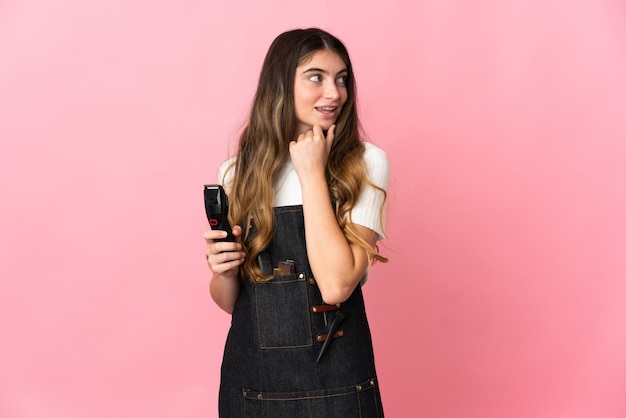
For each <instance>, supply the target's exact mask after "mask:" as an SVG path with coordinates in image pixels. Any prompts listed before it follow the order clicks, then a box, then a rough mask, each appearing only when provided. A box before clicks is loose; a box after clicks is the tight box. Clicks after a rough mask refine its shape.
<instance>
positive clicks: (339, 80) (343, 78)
mask: <svg viewBox="0 0 626 418" xmlns="http://www.w3.org/2000/svg"><path fill="white" fill-rule="evenodd" d="M347 79H348V77H347V76H345V75H342V76H339V77H337V85H338V86H345V85H346V81H347Z"/></svg>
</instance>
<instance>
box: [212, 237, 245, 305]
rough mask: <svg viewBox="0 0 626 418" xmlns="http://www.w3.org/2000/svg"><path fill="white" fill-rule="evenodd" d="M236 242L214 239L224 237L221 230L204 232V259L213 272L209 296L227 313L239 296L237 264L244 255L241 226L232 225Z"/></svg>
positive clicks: (241, 260) (238, 264) (240, 262)
mask: <svg viewBox="0 0 626 418" xmlns="http://www.w3.org/2000/svg"><path fill="white" fill-rule="evenodd" d="M233 235H234V236H235V238H237V241H236V242H228V241H215V240H216V239H221V238H225V237H226V232H225V231H222V230H218V229H215V230H209V231H206V232H205V233H204V239H205V240H206V261H207V264H208V265H209V269H211V272H212V273H213V277H212V278H211V297H212V298H213V300H214V301H215V303H216V304H217V305H218V306H219V307H220V308H222V309H223V310H224V311H226V312H228V313H232V312H233V308H234V306H235V302H236V300H237V297H238V296H239V286H240V284H239V280H238V279H239V266H240V265H241V264H242V263H243V262H244V260H245V258H246V255H245V253H244V252H243V251H242V245H241V227H240V226H239V225H235V226H234V227H233Z"/></svg>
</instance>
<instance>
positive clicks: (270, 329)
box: [219, 205, 383, 418]
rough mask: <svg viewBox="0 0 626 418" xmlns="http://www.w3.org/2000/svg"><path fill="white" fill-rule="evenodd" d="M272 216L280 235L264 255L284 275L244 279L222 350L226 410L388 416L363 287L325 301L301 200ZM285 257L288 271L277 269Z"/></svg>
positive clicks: (282, 417)
mask: <svg viewBox="0 0 626 418" xmlns="http://www.w3.org/2000/svg"><path fill="white" fill-rule="evenodd" d="M274 217H275V225H276V229H275V233H274V238H273V240H272V243H271V245H270V246H269V248H267V249H266V250H265V251H263V252H262V253H261V254H260V255H259V259H258V261H259V266H260V267H261V269H262V270H263V271H264V273H266V274H274V273H278V274H276V275H275V277H274V278H273V279H272V280H270V281H268V282H251V281H250V280H249V279H248V278H244V279H243V281H242V285H241V291H240V294H239V298H238V299H237V302H236V304H235V308H234V311H233V314H232V324H231V328H230V331H229V333H228V338H227V340H226V347H225V350H224V360H223V363H222V371H221V383H220V394H219V412H220V417H222V418H230V417H237V418H239V417H244V418H257V417H264V418H298V417H324V418H332V417H337V418H352V417H383V408H382V404H381V400H380V392H379V389H378V381H377V379H376V371H375V368H374V355H373V351H372V341H371V336H370V330H369V325H368V323H367V317H366V315H365V307H364V304H363V294H362V293H361V287H360V286H357V287H356V289H355V290H354V292H353V294H352V295H351V296H350V298H349V299H348V300H347V301H346V302H344V303H342V304H341V305H340V306H339V307H337V306H335V305H326V304H324V303H323V301H322V297H321V294H320V291H319V289H318V287H317V285H316V282H315V278H314V277H313V275H312V273H311V268H310V266H309V262H308V259H307V253H306V245H305V236H304V216H303V213H302V206H301V205H298V206H284V207H278V208H274ZM253 228H254V227H253ZM287 260H289V261H288V264H287V269H286V270H285V269H283V270H280V271H275V270H274V269H275V268H276V267H277V266H281V265H284V262H286V261H287ZM281 263H282V264H281ZM291 266H293V267H291ZM329 331H330V332H329ZM331 333H332V335H330V334H331ZM327 340H328V341H327ZM322 346H325V347H324V350H323V352H322V354H321V355H320V350H321V349H322Z"/></svg>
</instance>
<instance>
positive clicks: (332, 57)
mask: <svg viewBox="0 0 626 418" xmlns="http://www.w3.org/2000/svg"><path fill="white" fill-rule="evenodd" d="M347 77H348V70H347V69H346V64H345V62H344V61H343V59H341V57H340V56H339V55H337V54H336V53H334V52H331V51H328V50H320V51H317V52H315V53H313V55H312V56H311V57H310V59H308V60H306V61H305V62H304V63H302V64H301V65H299V66H298V67H297V68H296V77H295V84H294V89H293V91H294V106H295V114H296V119H297V121H298V132H297V135H299V134H303V133H306V132H307V131H309V130H311V129H313V126H314V125H320V126H321V127H322V129H324V130H328V128H330V127H331V126H332V125H333V124H334V123H335V121H336V120H337V118H338V117H339V114H340V113H341V109H342V108H343V105H344V104H345V103H346V100H347V99H348V89H347V88H346V79H347Z"/></svg>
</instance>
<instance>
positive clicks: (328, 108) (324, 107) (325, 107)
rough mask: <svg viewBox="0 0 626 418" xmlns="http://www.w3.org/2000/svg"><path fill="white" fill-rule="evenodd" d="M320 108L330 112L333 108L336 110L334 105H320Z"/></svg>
mask: <svg viewBox="0 0 626 418" xmlns="http://www.w3.org/2000/svg"><path fill="white" fill-rule="evenodd" d="M318 109H320V110H326V111H328V112H332V111H333V110H335V108H334V107H328V106H322V107H318Z"/></svg>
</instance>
